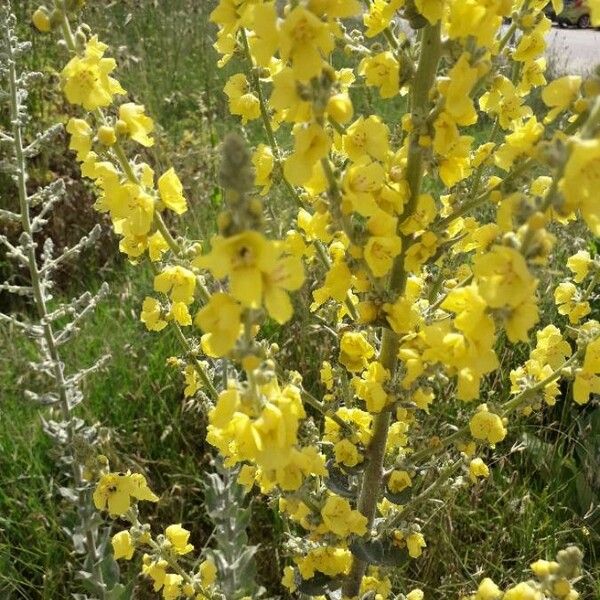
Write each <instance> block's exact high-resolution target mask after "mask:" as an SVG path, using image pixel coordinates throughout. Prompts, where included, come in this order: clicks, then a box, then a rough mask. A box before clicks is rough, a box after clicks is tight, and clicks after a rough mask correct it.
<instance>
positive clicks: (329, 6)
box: [308, 0, 362, 19]
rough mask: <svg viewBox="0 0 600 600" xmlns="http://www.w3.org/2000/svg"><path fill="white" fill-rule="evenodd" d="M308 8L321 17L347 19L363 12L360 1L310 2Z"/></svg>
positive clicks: (319, 0) (318, 0)
mask: <svg viewBox="0 0 600 600" xmlns="http://www.w3.org/2000/svg"><path fill="white" fill-rule="evenodd" d="M308 8H309V9H310V10H311V11H312V12H314V13H315V14H317V15H319V16H320V17H330V18H333V19H335V18H338V19H347V18H348V17H355V16H356V15H358V14H360V12H361V8H362V7H361V5H360V2H359V0H309V2H308Z"/></svg>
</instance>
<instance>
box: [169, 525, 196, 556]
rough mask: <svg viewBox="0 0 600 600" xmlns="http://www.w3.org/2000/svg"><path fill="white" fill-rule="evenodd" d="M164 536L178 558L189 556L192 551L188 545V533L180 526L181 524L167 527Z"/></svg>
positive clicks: (190, 545)
mask: <svg viewBox="0 0 600 600" xmlns="http://www.w3.org/2000/svg"><path fill="white" fill-rule="evenodd" d="M165 536H166V538H167V539H168V540H169V542H171V545H172V547H173V550H174V551H175V553H176V554H179V555H180V556H182V555H184V554H189V553H190V552H191V551H192V550H193V549H194V546H193V545H192V544H188V539H189V537H190V532H189V531H188V530H187V529H184V528H183V527H182V526H181V523H178V524H176V525H169V526H168V527H167V528H166V529H165Z"/></svg>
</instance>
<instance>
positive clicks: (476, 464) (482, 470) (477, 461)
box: [469, 458, 490, 483]
mask: <svg viewBox="0 0 600 600" xmlns="http://www.w3.org/2000/svg"><path fill="white" fill-rule="evenodd" d="M489 475H490V470H489V469H488V466H487V465H486V464H485V463H484V462H483V461H482V460H481V458H474V459H473V460H472V461H471V462H470V463H469V479H470V480H471V481H472V482H473V483H475V482H476V481H477V478H478V477H483V478H484V479H485V478H486V477H489Z"/></svg>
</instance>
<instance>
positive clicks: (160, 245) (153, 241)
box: [148, 231, 169, 262]
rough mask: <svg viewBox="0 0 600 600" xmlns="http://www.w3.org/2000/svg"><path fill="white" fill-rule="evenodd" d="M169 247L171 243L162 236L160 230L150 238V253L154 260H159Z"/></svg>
mask: <svg viewBox="0 0 600 600" xmlns="http://www.w3.org/2000/svg"><path fill="white" fill-rule="evenodd" d="M168 249H169V244H167V241H166V240H165V238H164V237H163V236H162V234H161V233H160V231H155V232H154V233H153V234H152V235H151V236H150V237H149V238H148V255H149V256H150V260H151V261H152V262H156V261H159V260H160V259H161V258H162V255H163V254H164V253H165V252H166V251H167V250H168Z"/></svg>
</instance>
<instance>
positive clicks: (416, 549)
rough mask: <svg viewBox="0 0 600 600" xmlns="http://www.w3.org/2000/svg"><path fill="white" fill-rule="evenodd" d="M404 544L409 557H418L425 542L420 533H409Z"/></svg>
mask: <svg viewBox="0 0 600 600" xmlns="http://www.w3.org/2000/svg"><path fill="white" fill-rule="evenodd" d="M406 546H407V548H408V554H409V556H410V557H411V558H419V556H421V554H423V551H422V548H425V547H426V546H427V544H426V543H425V538H424V537H423V534H422V533H411V534H410V535H409V536H407V538H406Z"/></svg>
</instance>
